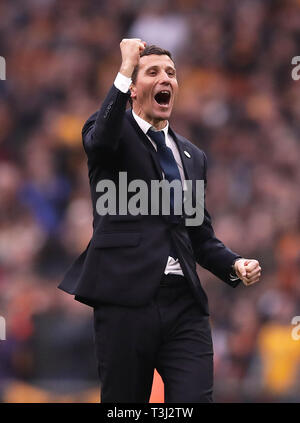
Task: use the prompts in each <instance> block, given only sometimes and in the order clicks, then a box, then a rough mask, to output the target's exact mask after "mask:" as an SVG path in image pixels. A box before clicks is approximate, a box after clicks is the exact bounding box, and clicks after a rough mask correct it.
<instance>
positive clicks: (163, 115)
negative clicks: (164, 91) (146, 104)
mask: <svg viewBox="0 0 300 423" xmlns="http://www.w3.org/2000/svg"><path fill="white" fill-rule="evenodd" d="M171 112H172V108H171V107H168V108H162V107H159V109H158V108H156V110H154V111H153V117H154V119H157V120H168V119H169V118H170V116H171Z"/></svg>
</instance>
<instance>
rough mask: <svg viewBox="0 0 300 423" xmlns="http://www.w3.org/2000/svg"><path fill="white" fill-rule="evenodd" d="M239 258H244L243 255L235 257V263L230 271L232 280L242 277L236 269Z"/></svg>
mask: <svg viewBox="0 0 300 423" xmlns="http://www.w3.org/2000/svg"><path fill="white" fill-rule="evenodd" d="M238 260H243V257H237V258H236V259H234V260H233V263H232V265H231V272H230V279H231V280H237V279H240V278H239V276H238V275H237V273H236V270H235V263H236V262H237V261H238Z"/></svg>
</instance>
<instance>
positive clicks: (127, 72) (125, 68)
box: [119, 62, 135, 78]
mask: <svg viewBox="0 0 300 423" xmlns="http://www.w3.org/2000/svg"><path fill="white" fill-rule="evenodd" d="M134 67H135V66H134V65H133V64H132V63H131V62H122V64H121V67H120V70H119V72H120V73H121V74H122V75H124V76H126V77H127V78H131V77H132V74H133V71H134Z"/></svg>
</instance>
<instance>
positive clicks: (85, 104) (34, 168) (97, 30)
mask: <svg viewBox="0 0 300 423" xmlns="http://www.w3.org/2000/svg"><path fill="white" fill-rule="evenodd" d="M0 17H1V18H0V55H1V56H3V57H5V59H6V63H7V69H6V74H7V80H6V81H0V316H3V317H4V318H5V320H6V340H0V401H4V402H18V401H21V402H30V401H41V402H43V401H66V402H68V401H70V402H72V401H87V402H88V401H98V378H97V371H96V361H95V356H94V350H93V334H92V332H93V331H92V319H91V317H92V310H91V309H90V308H89V307H87V306H84V305H82V304H80V303H78V302H76V301H74V299H73V298H72V297H71V296H69V295H67V294H65V293H63V292H62V291H60V290H58V289H57V285H58V283H59V282H60V281H61V279H62V276H63V274H64V272H65V270H66V269H67V267H68V266H69V265H70V264H71V262H72V260H73V259H74V258H75V257H77V255H79V254H80V253H81V252H82V251H83V250H84V249H85V248H86V246H87V244H88V242H89V239H90V236H91V233H92V210H91V203H90V192H89V185H88V174H87V165H86V157H85V154H84V151H83V148H82V141H81V128H82V125H83V123H84V121H85V120H86V119H87V118H88V117H89V116H90V115H91V114H92V113H93V112H94V111H96V110H97V109H98V108H99V106H100V104H101V101H102V100H103V98H104V97H105V95H106V92H107V91H108V89H109V87H110V85H111V84H112V83H113V80H114V78H115V75H116V73H117V71H118V69H119V66H120V50H119V43H120V41H121V39H122V38H128V37H137V38H142V39H143V40H145V41H146V42H147V43H148V44H157V45H159V46H161V47H163V48H167V49H170V50H171V52H172V53H173V56H174V59H175V62H176V64H177V72H178V80H179V87H180V92H179V96H178V101H177V104H176V108H175V110H174V113H173V116H172V119H171V125H172V126H173V128H174V129H175V130H176V131H177V132H179V133H181V134H182V135H184V136H185V137H187V138H188V139H190V140H191V141H192V142H193V143H194V144H195V145H197V146H198V147H199V148H201V149H203V150H204V151H205V152H206V154H207V156H208V161H209V169H208V186H207V208H208V210H209V212H210V214H211V215H212V218H213V224H214V228H215V232H216V234H217V236H218V237H219V238H220V239H221V240H222V241H223V242H224V243H225V244H226V245H227V246H228V247H230V248H231V249H232V250H234V251H236V252H238V253H239V254H241V255H242V256H245V257H249V258H256V259H258V260H260V262H261V266H262V269H263V274H262V278H261V282H260V283H259V284H257V285H253V286H251V287H247V288H246V287H244V286H239V287H237V288H236V289H232V288H230V287H229V286H227V285H225V284H224V283H222V282H220V281H219V280H217V279H216V277H214V276H213V275H212V274H209V273H208V272H206V271H204V270H203V269H201V268H199V274H200V277H201V280H202V281H203V285H204V286H205V289H206V291H207V293H208V297H209V303H210V310H211V323H212V330H213V341H214V350H215V400H216V401H220V402H262V401H267V402H286V401H288V402H290V401H291V402H299V401H300V377H299V376H300V340H299V341H297V340H295V339H293V338H292V335H291V334H292V329H293V325H292V324H291V321H292V318H293V317H294V316H297V315H300V283H299V282H300V276H299V270H300V196H299V184H300V166H299V163H300V95H299V94H300V90H299V88H300V81H295V80H293V79H292V76H291V73H292V69H293V65H292V64H291V60H292V58H293V57H294V56H297V55H300V49H299V45H300V43H299V42H300V0H284V1H283V0H282V1H279V0H211V1H209V2H207V1H205V0H203V1H200V0H172V1H171V0H170V1H167V0H159V1H158V0H151V1H142V0H113V1H108V0H103V1H100V0H73V1H70V0H60V1H58V0H27V1H26V2H23V1H21V0H13V1H9V0H2V1H1V2H0ZM299 333H300V331H299Z"/></svg>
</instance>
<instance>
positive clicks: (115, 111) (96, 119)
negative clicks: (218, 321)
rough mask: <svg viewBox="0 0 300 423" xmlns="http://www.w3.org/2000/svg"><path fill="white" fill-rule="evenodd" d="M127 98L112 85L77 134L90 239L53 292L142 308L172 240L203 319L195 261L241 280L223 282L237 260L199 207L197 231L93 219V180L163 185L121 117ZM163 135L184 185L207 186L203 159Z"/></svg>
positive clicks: (148, 153) (137, 134)
mask: <svg viewBox="0 0 300 423" xmlns="http://www.w3.org/2000/svg"><path fill="white" fill-rule="evenodd" d="M128 99H129V94H128V93H127V94H124V93H122V92H121V91H120V90H118V89H117V88H116V87H115V86H112V87H111V89H110V91H109V93H108V95H107V96H106V98H105V100H104V102H103V104H102V107H101V109H100V110H99V111H98V112H96V113H94V114H93V115H92V116H91V117H90V118H89V119H88V120H87V122H86V123H85V125H84V127H83V130H82V136H83V145H84V149H85V152H86V154H87V157H88V170H89V181H90V188H91V198H92V204H93V214H94V221H93V236H92V239H91V241H90V243H89V245H88V247H87V249H86V250H85V251H84V252H83V253H82V254H81V255H80V256H79V257H78V258H77V260H76V261H75V262H74V263H73V265H72V266H71V267H70V269H69V270H68V271H67V273H66V275H65V278H64V280H63V281H62V282H61V284H60V285H59V288H60V289H62V290H64V291H66V292H68V293H70V294H74V295H75V298H76V299H77V300H79V301H81V302H83V303H86V304H89V305H91V306H95V305H98V304H101V303H109V304H116V305H123V306H133V307H137V306H141V305H145V304H147V303H149V302H150V301H151V300H152V298H153V297H154V295H155V292H156V290H157V288H158V285H159V283H160V280H161V277H162V275H163V273H164V270H165V266H166V263H167V260H168V256H169V253H170V245H171V239H173V245H174V246H175V249H176V251H177V254H178V258H179V261H180V264H181V268H182V270H183V273H184V275H185V276H186V278H187V280H188V283H189V284H190V286H191V289H192V291H193V293H194V295H195V298H196V299H197V301H198V303H199V306H200V307H201V308H202V310H203V313H205V314H209V312H208V304H207V296H206V294H205V292H204V290H203V288H202V286H201V283H200V280H199V278H198V275H197V273H196V262H197V263H199V264H200V265H201V266H203V267H204V268H206V269H208V270H209V271H211V272H212V273H213V274H214V275H216V276H217V277H218V278H220V279H221V280H223V281H224V282H226V283H228V284H230V285H231V286H232V287H235V286H236V285H237V284H238V283H239V282H240V280H237V281H234V282H232V281H231V280H230V273H231V271H232V267H231V266H232V263H233V262H234V260H235V259H236V258H238V257H240V256H239V255H237V254H235V253H233V252H232V251H231V250H230V249H229V248H227V247H226V246H225V245H224V244H223V243H222V242H221V241H220V240H219V239H217V238H216V236H215V234H214V231H213V228H212V224H211V218H210V216H209V213H208V212H207V210H206V208H205V212H204V220H203V223H202V224H201V225H198V226H186V225H185V219H184V218H182V219H181V220H180V221H179V223H177V224H171V223H170V220H169V219H168V218H167V217H166V216H162V215H158V216H153V215H138V216H133V215H130V214H128V215H126V216H120V215H115V216H113V215H105V216H100V215H99V214H98V213H97V210H96V203H97V199H98V198H99V193H97V191H96V186H97V183H98V182H99V181H101V180H105V179H108V180H112V181H114V182H115V184H116V186H118V182H119V172H127V179H128V183H129V182H130V181H132V180H135V179H141V180H144V181H145V182H146V183H147V185H148V186H149V187H150V184H151V180H161V179H162V173H161V168H160V165H159V162H158V159H157V153H156V151H155V149H154V147H153V146H152V144H151V142H149V139H148V138H147V136H146V135H145V134H144V133H143V131H142V130H141V129H140V128H139V126H138V125H137V123H136V121H135V119H134V118H133V116H132V112H131V110H127V111H126V105H127V101H128ZM169 131H170V133H171V135H172V137H173V139H174V140H175V142H176V144H177V147H178V150H179V153H180V156H181V159H182V163H183V167H184V172H185V177H186V179H189V180H192V181H194V182H195V180H197V179H198V180H204V181H205V186H206V167H207V164H206V156H205V154H204V152H203V151H202V150H200V149H199V148H197V147H196V146H195V145H193V144H192V143H191V142H189V141H188V140H186V139H185V138H183V137H182V136H180V135H178V134H176V133H175V132H174V131H172V129H171V128H170V129H169ZM184 151H186V152H187V153H188V155H186V154H184ZM149 192H150V188H149Z"/></svg>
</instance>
